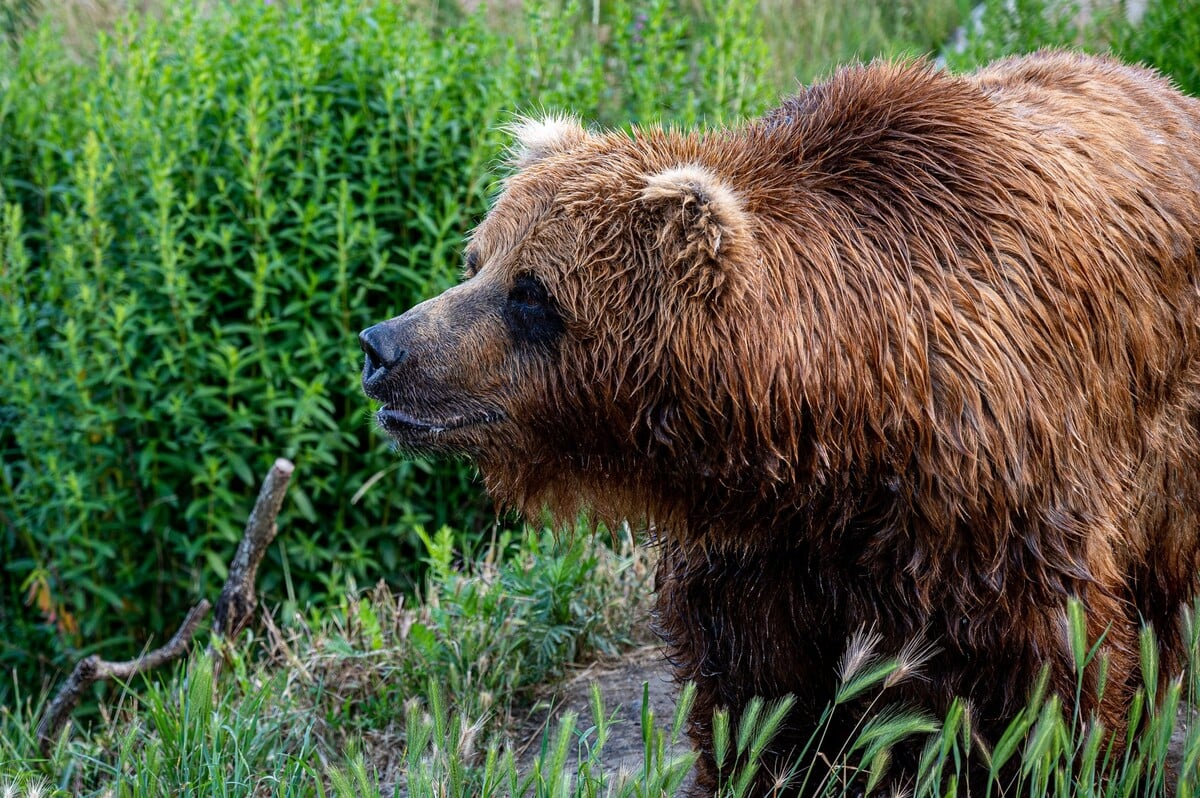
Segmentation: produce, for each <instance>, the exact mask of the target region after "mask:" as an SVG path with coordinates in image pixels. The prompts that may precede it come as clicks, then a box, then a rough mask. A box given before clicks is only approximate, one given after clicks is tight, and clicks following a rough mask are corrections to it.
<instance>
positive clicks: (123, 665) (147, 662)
mask: <svg viewBox="0 0 1200 798" xmlns="http://www.w3.org/2000/svg"><path fill="white" fill-rule="evenodd" d="M210 609H212V604H210V603H209V602H208V600H207V599H201V600H200V603H199V604H197V605H196V606H195V607H192V609H191V610H190V611H189V612H188V614H187V617H186V618H184V619H183V623H182V624H180V626H179V631H177V632H175V636H174V637H172V638H171V639H170V640H168V641H167V644H166V645H165V646H163V647H161V648H156V649H154V650H153V651H151V652H149V653H147V654H144V655H142V656H140V657H138V658H137V659H131V660H127V661H125V662H109V661H108V660H103V659H100V657H98V656H97V655H95V654H93V655H91V656H90V657H85V658H84V659H82V660H80V661H79V663H78V664H77V665H76V666H75V670H74V671H72V672H71V678H69V679H67V681H66V682H65V683H64V684H63V686H62V687H60V688H59V690H58V693H57V694H56V695H55V696H54V700H53V701H51V702H50V706H48V707H46V711H45V712H44V713H42V719H41V721H40V722H39V723H38V727H37V740H38V748H39V749H40V750H41V752H42V755H43V756H45V757H49V756H50V752H51V751H52V750H53V748H54V743H55V742H57V741H58V736H59V734H60V733H61V732H62V729H63V727H64V726H66V725H67V720H68V719H69V718H70V717H71V713H72V712H74V711H75V707H77V706H78V705H79V699H81V698H82V697H83V694H84V692H85V691H86V690H87V689H88V688H89V687H91V686H92V685H93V684H95V683H96V682H98V681H101V680H102V679H119V680H121V681H128V680H130V679H132V678H133V677H134V676H137V675H138V674H139V673H142V672H144V671H148V670H151V669H152V668H157V667H160V666H162V665H165V664H166V663H168V662H171V661H173V660H176V659H178V658H179V657H181V656H182V655H183V653H184V652H185V651H187V647H188V645H189V644H190V643H191V642H192V637H194V636H195V634H196V627H198V626H199V625H200V622H201V621H202V620H204V616H206V615H208V611H209V610H210Z"/></svg>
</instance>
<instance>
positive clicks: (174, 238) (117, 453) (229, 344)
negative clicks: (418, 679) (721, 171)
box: [0, 0, 764, 671]
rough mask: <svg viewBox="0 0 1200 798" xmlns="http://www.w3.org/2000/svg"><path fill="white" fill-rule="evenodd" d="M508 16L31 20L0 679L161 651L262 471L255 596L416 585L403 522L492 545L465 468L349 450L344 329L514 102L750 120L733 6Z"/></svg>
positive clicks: (10, 363)
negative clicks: (157, 636) (271, 515)
mask: <svg viewBox="0 0 1200 798" xmlns="http://www.w3.org/2000/svg"><path fill="white" fill-rule="evenodd" d="M521 13H523V16H524V19H525V24H524V26H523V28H522V29H521V32H520V35H519V37H518V38H516V39H514V38H513V37H512V36H507V35H502V34H500V33H497V32H496V31H495V30H493V29H491V28H489V27H488V26H487V25H485V23H484V17H483V15H482V13H481V14H475V15H463V14H459V13H454V14H450V13H440V14H429V13H427V10H426V9H423V8H422V7H420V6H418V5H415V4H406V3H391V2H372V1H371V0H344V1H343V2H334V1H333V0H330V1H329V2H317V3H297V4H289V3H236V4H228V5H223V4H218V5H214V6H213V7H211V8H205V10H204V11H203V12H201V11H199V10H197V8H196V6H195V5H194V4H189V3H182V4H174V7H173V8H172V9H171V10H169V11H166V12H164V16H163V18H162V19H158V18H156V17H154V16H147V17H144V18H131V19H129V20H126V21H125V22H124V23H122V24H121V25H119V26H118V27H117V28H116V30H115V31H114V32H113V33H112V34H111V36H108V37H104V38H102V39H101V41H100V43H99V45H98V47H97V48H96V54H95V57H94V60H87V59H83V60H81V59H80V58H79V57H77V56H76V55H75V54H73V53H71V52H68V51H67V50H66V49H65V47H64V45H63V43H62V41H61V38H60V37H59V36H58V35H57V33H56V31H55V30H53V29H51V28H50V27H49V26H46V25H43V26H41V27H38V28H35V29H32V30H30V31H28V32H27V33H26V34H25V35H24V36H23V37H22V38H21V39H20V41H19V43H18V45H17V49H16V52H15V56H14V58H12V59H10V60H9V61H7V62H5V63H4V64H0V86H2V87H3V91H2V92H0V209H2V216H0V258H2V260H0V264H2V266H0V375H2V376H0V380H2V382H3V384H4V386H5V390H4V392H3V394H2V395H0V463H2V466H0V666H3V667H4V668H5V669H7V667H9V666H11V665H14V664H15V665H18V666H20V667H22V668H23V669H24V670H26V671H29V670H30V669H31V666H32V664H33V663H39V664H40V666H41V667H43V668H44V667H45V666H46V665H51V666H56V665H60V664H61V663H62V662H63V661H64V660H65V659H66V655H68V654H78V653H80V649H81V647H83V646H85V645H86V644H88V643H89V641H90V642H91V643H93V644H94V645H96V646H97V647H98V648H99V649H100V650H102V651H104V652H109V653H111V654H112V655H113V656H116V657H119V656H127V655H128V654H129V653H130V649H131V648H132V647H135V646H138V645H141V643H142V641H144V640H145V639H147V637H149V636H150V635H151V634H153V633H162V632H164V631H165V630H167V629H168V628H169V627H170V626H171V625H172V624H173V623H174V621H175V620H176V619H177V618H178V617H180V615H181V614H182V609H183V608H184V607H186V606H187V605H188V604H189V603H190V602H191V601H192V600H193V599H194V597H195V595H196V594H197V593H206V594H209V595H211V594H212V593H213V592H214V589H215V585H216V584H217V583H218V580H220V579H222V578H223V577H224V575H225V573H224V572H225V563H226V562H227V561H228V559H229V557H230V555H231V554H232V552H233V550H234V546H235V544H236V540H237V539H238V538H239V537H240V533H241V526H242V524H243V522H244V519H245V517H246V514H247V512H248V510H249V508H250V505H251V502H252V500H253V497H254V495H255V493H256V491H257V485H258V479H259V478H260V477H261V475H262V474H263V473H264V472H265V471H266V469H267V467H268V466H269V464H270V463H271V461H272V460H273V458H275V457H277V456H280V455H283V456H287V457H289V458H291V459H293V460H294V461H295V462H296V465H297V472H296V478H295V479H294V480H293V485H292V489H291V492H290V494H289V495H290V497H291V499H292V500H291V501H289V502H288V504H287V505H286V506H285V510H284V513H283V515H282V516H281V519H280V525H281V528H282V529H284V530H285V531H284V534H283V535H281V537H280V539H279V543H278V544H277V545H276V546H275V547H274V548H273V550H272V552H271V553H270V557H271V558H272V560H271V564H270V565H269V566H268V567H265V568H264V569H263V571H262V581H261V584H260V587H261V588H262V592H263V594H264V596H265V597H266V598H267V600H268V601H270V602H272V603H278V602H285V603H286V606H287V607H289V608H294V607H300V606H303V605H304V603H305V602H307V601H310V600H321V599H322V598H324V597H327V596H330V595H336V594H338V593H340V592H341V590H342V588H343V586H344V585H345V583H346V581H347V579H350V578H353V579H355V580H357V581H359V582H360V583H370V582H374V581H375V580H376V579H378V578H380V577H388V578H390V579H397V578H402V577H405V578H408V579H417V578H419V568H418V567H417V563H418V562H419V556H418V555H419V552H420V550H421V544H420V541H419V540H418V539H417V537H416V535H415V533H414V531H413V530H414V529H415V528H416V526H417V525H419V524H425V525H428V526H430V527H432V528H436V527H438V526H440V525H442V524H446V523H451V524H453V525H455V526H456V527H460V528H465V529H467V530H468V531H474V532H476V533H478V532H479V531H481V530H483V529H485V528H487V527H488V526H489V525H490V524H492V523H493V522H494V510H493V508H492V506H491V505H490V504H489V503H488V502H487V500H486V499H485V498H484V497H483V495H482V491H481V490H480V489H479V487H478V486H477V485H476V484H474V477H473V474H472V471H471V470H470V469H468V468H466V467H464V466H462V465H455V464H449V465H434V464H430V463H427V462H423V461H415V462H410V461H405V460H400V459H399V458H397V457H396V456H395V455H394V454H393V453H392V452H390V451H389V449H388V446H387V444H386V442H385V441H384V439H383V437H382V436H381V435H378V434H375V433H374V431H373V429H372V423H371V421H370V418H369V410H370V408H369V406H368V402H367V401H366V400H365V399H364V398H363V397H362V396H361V394H360V392H359V388H358V373H359V369H360V364H361V360H360V355H359V352H358V346H357V341H356V333H357V331H358V330H360V329H362V328H364V327H366V326H368V325H369V324H371V323H373V322H374V321H378V320H380V319H383V318H386V317H388V316H390V315H394V314H396V313H399V312H401V311H403V310H405V309H406V308H407V307H409V306H410V305H412V304H414V303H415V302H417V301H419V300H421V299H423V298H425V297H428V296H430V295H433V294H435V293H437V292H439V291H440V290H442V289H444V288H445V287H446V286H448V285H449V284H451V283H452V282H453V281H454V280H455V279H456V276H457V271H458V268H459V257H460V255H459V250H460V246H461V242H462V239H463V236H464V234H465V233H466V232H467V231H468V230H469V229H470V228H471V227H472V225H473V224H474V223H475V222H476V221H477V220H478V219H479V218H480V217H481V215H482V214H483V213H484V211H485V210H486V207H487V204H488V201H489V197H490V194H491V191H492V187H493V185H494V183H495V181H496V179H497V176H498V174H500V173H501V172H502V170H501V169H500V168H499V164H500V163H501V160H500V159H501V157H502V153H503V150H504V147H505V146H506V144H507V142H506V140H505V138H504V135H503V134H502V133H501V132H500V127H501V125H502V124H503V123H504V122H507V121H511V119H512V117H513V115H514V114H515V113H517V112H518V111H529V110H534V109H537V108H539V107H546V108H549V109H571V110H573V111H576V112H578V113H580V114H581V115H583V116H584V117H586V118H589V119H598V120H600V121H612V120H622V121H623V120H627V119H634V120H641V121H649V120H656V119H664V120H674V121H680V122H684V123H687V124H696V123H701V122H703V121H705V120H711V121H722V120H727V119H731V118H734V117H737V116H742V115H746V114H749V113H751V112H754V111H757V110H759V108H760V107H761V105H762V102H763V99H764V97H763V93H762V87H761V85H760V82H759V81H758V80H757V78H756V74H757V73H756V68H757V67H756V64H758V63H760V62H761V60H762V58H763V53H762V45H761V39H760V38H758V36H757V33H756V28H755V23H754V22H753V20H752V15H751V6H750V5H748V4H747V3H745V2H742V3H732V4H725V3H720V4H717V3H713V4H711V8H709V9H708V13H704V14H699V15H687V14H682V13H680V9H679V7H678V5H677V3H674V2H669V1H668V0H647V2H644V3H641V2H639V3H633V4H623V5H622V6H621V10H620V11H619V12H616V16H615V17H614V18H613V19H611V20H609V19H607V18H606V19H605V20H604V24H603V25H602V26H598V25H594V24H591V23H590V22H589V21H588V20H587V16H586V14H585V13H583V12H581V11H579V10H578V9H576V8H574V7H572V6H563V7H558V6H550V5H531V6H530V7H528V8H527V9H526V10H525V11H524V12H521ZM602 32H603V35H602Z"/></svg>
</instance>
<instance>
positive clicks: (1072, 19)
mask: <svg viewBox="0 0 1200 798" xmlns="http://www.w3.org/2000/svg"><path fill="white" fill-rule="evenodd" d="M1130 5H1132V4H1126V3H1120V2H1114V3H1081V2H1078V1H1075V2H1071V1H1069V0H1068V1H1065V2H1059V1H1058V0H1054V1H1053V2H1051V1H1050V0H986V2H984V3H983V4H982V9H983V10H982V14H981V16H980V17H979V19H978V22H977V23H971V24H969V25H968V31H967V33H968V36H967V39H966V42H965V46H964V48H963V50H962V51H961V52H957V53H947V61H948V63H949V64H950V65H951V66H952V67H954V68H956V69H968V68H972V67H975V66H979V65H981V64H985V63H987V62H988V61H991V60H992V59H995V58H999V57H1001V56H1006V55H1013V54H1017V53H1029V52H1033V51H1034V50H1038V49H1041V48H1044V47H1072V48H1076V49H1081V50H1087V51H1090V52H1109V53H1112V54H1113V55H1115V56H1116V57H1118V58H1120V59H1121V60H1123V61H1126V62H1128V63H1140V64H1146V65H1147V66H1152V67H1154V68H1156V69H1158V70H1159V71H1161V72H1162V73H1163V74H1165V75H1167V76H1168V77H1170V78H1171V79H1172V80H1173V81H1174V82H1175V84H1176V85H1177V86H1179V87H1180V88H1181V89H1183V90H1184V91H1186V92H1188V93H1190V94H1193V95H1197V94H1200V57H1198V56H1200V4H1197V3H1195V2H1192V1H1191V0H1148V2H1147V3H1146V4H1145V8H1144V9H1143V11H1142V12H1141V13H1140V15H1137V16H1131V15H1130V13H1129V12H1128V10H1127V6H1130Z"/></svg>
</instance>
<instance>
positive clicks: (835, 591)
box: [361, 52, 1200, 793]
mask: <svg viewBox="0 0 1200 798" xmlns="http://www.w3.org/2000/svg"><path fill="white" fill-rule="evenodd" d="M517 127H518V130H517V139H518V142H517V145H516V147H515V167H516V169H515V173H514V174H512V175H511V176H510V177H509V178H508V179H507V181H506V182H505V184H504V189H503V192H502V193H501V195H500V196H499V198H498V199H497V201H496V203H495V206H494V207H493V209H492V211H491V212H490V213H489V214H488V216H487V218H486V219H484V220H483V222H482V223H481V224H480V226H479V227H478V229H477V230H476V231H475V233H474V234H473V235H472V236H471V239H470V242H469V244H468V245H467V248H466V273H465V278H466V279H465V280H464V281H463V282H462V283H461V284H460V285H458V286H456V287H454V288H451V289H450V290H448V291H446V292H445V293H444V294H442V295H441V296H439V297H436V298H434V299H430V300H429V301H427V302H424V303H423V304H421V305H418V306H417V307H415V308H413V309H412V310H409V311H408V312H407V313H405V314H404V315H402V316H399V317H397V318H394V319H391V320H390V321H386V322H383V323H381V324H378V325H376V326H374V327H371V328H370V329H368V330H366V331H364V332H363V333H362V334H361V344H362V348H363V350H364V351H365V352H366V366H365V370H364V373H363V384H364V387H365V390H366V393H367V394H368V395H369V396H371V397H372V398H374V399H376V400H378V401H380V402H382V403H383V407H382V409H381V410H379V413H378V421H379V423H380V425H381V426H382V427H383V429H385V430H386V431H387V432H388V433H389V434H390V435H391V436H392V437H393V438H394V439H395V441H396V442H397V444H398V446H399V447H400V448H401V449H403V450H407V451H410V452H420V453H433V454H445V455H466V456H468V457H470V458H472V459H473V460H474V461H475V463H477V464H478V467H479V469H480V471H481V472H482V475H483V478H484V480H485V484H486V486H487V489H488V490H489V491H490V492H491V493H492V494H493V495H494V496H495V497H497V498H498V499H499V500H500V501H502V502H505V503H508V504H510V505H513V506H515V507H517V508H520V509H522V510H524V511H525V512H527V513H538V512H540V511H542V510H543V509H544V508H548V509H549V511H550V513H551V514H552V516H553V517H554V518H556V519H558V521H559V522H561V523H563V524H571V523H572V522H573V520H574V519H575V518H576V517H577V515H578V514H579V513H580V511H581V510H584V509H590V510H592V511H594V512H595V513H596V514H597V515H598V517H599V518H601V519H605V520H607V521H612V522H615V521H620V520H629V521H632V522H634V523H637V524H641V525H643V526H645V527H646V528H649V529H650V530H651V532H652V535H653V537H654V538H655V539H656V540H657V541H658V542H659V543H660V544H661V547H662V553H661V565H660V569H659V581H658V586H657V590H658V594H659V595H658V619H657V620H658V624H659V626H660V627H661V632H662V634H663V636H664V638H665V640H666V643H667V644H668V647H669V655H670V658H671V660H672V661H673V662H674V664H675V666H676V669H677V674H678V677H679V679H681V680H691V681H694V682H695V683H696V684H697V686H698V700H697V701H696V704H695V708H694V710H693V712H692V716H691V719H690V734H691V736H692V739H693V741H694V743H695V745H696V746H697V748H698V750H699V752H700V761H699V765H698V785H699V787H698V790H699V792H700V793H710V792H711V791H712V790H713V789H714V785H715V784H716V783H717V781H718V779H719V778H724V777H725V776H724V775H723V774H720V773H718V772H717V768H716V763H715V760H714V757H713V750H712V733H711V721H710V719H711V717H712V713H713V710H714V709H716V708H719V707H726V708H729V709H730V710H731V714H732V716H733V717H735V718H736V717H737V713H738V710H739V709H740V708H742V707H743V706H745V705H746V703H747V702H748V700H749V699H750V698H751V697H753V696H764V697H768V698H769V697H775V696H782V695H784V694H793V695H794V696H795V697H796V705H795V709H794V710H793V712H792V713H791V715H790V717H789V718H788V720H787V722H786V724H785V727H784V729H783V731H782V732H781V734H780V735H779V737H778V738H777V739H776V740H775V742H774V744H773V747H772V749H771V751H770V752H769V753H768V754H767V757H766V762H765V767H764V768H763V769H762V770H761V771H760V775H759V777H758V778H759V781H758V782H757V787H756V789H757V790H758V791H759V792H760V793H765V792H767V791H769V790H771V789H773V788H774V787H776V786H778V785H777V778H778V777H779V775H780V773H781V772H782V771H784V770H785V769H786V768H787V766H788V759H787V758H788V756H789V754H793V753H794V752H796V751H798V750H800V749H801V748H802V747H803V744H804V742H805V741H807V740H808V737H809V734H810V732H811V731H812V728H813V725H812V724H813V723H814V722H815V719H816V718H817V716H818V715H819V714H820V712H821V710H822V709H823V708H824V707H825V706H826V704H827V703H828V702H829V700H830V697H831V694H832V691H833V690H834V688H835V686H836V680H837V674H836V670H837V662H838V658H839V656H840V655H842V653H843V651H844V649H845V647H846V642H847V639H848V637H849V636H850V635H851V633H852V632H854V631H855V630H858V629H862V628H868V629H871V630H874V633H875V634H877V635H878V636H879V637H880V638H881V640H882V647H883V648H884V649H887V650H890V651H893V652H894V651H898V650H900V649H901V648H902V647H904V646H905V645H906V644H908V645H910V646H911V645H912V641H914V640H917V639H924V640H927V641H929V645H930V646H934V647H936V651H934V652H933V653H931V654H930V658H929V660H928V661H927V663H926V665H925V670H924V678H922V679H910V680H908V681H907V682H905V683H904V684H903V685H901V686H899V687H897V688H896V691H898V695H899V697H900V698H902V699H903V700H905V701H907V702H910V703H912V704H916V705H918V706H921V707H925V708H927V709H928V710H929V711H931V712H933V713H938V712H942V711H945V710H946V709H947V707H948V705H949V703H950V702H951V700H952V699H953V698H954V697H955V696H961V697H965V698H967V699H969V701H970V704H971V707H972V712H973V722H974V729H975V730H976V732H977V735H978V738H979V739H980V740H981V741H985V742H986V741H988V740H991V741H992V742H994V741H995V739H996V736H997V735H998V734H999V733H1000V731H1001V730H1002V729H1003V728H1004V727H1005V724H1006V722H1008V721H1010V720H1011V719H1012V718H1013V716H1014V715H1015V714H1016V712H1017V711H1018V710H1019V709H1020V708H1021V707H1022V706H1023V704H1024V703H1025V701H1026V700H1027V698H1028V695H1029V690H1030V688H1031V685H1032V684H1033V683H1034V682H1035V680H1036V679H1037V677H1038V675H1039V672H1040V671H1041V669H1042V668H1043V666H1046V667H1047V668H1048V669H1049V674H1050V685H1051V687H1052V689H1054V690H1056V691H1057V692H1059V693H1060V694H1062V695H1063V696H1064V697H1066V698H1068V699H1073V697H1074V695H1075V689H1076V680H1077V677H1076V675H1075V672H1074V667H1073V664H1072V663H1073V660H1072V655H1071V652H1070V644H1069V640H1068V633H1067V623H1066V605H1067V603H1068V600H1069V599H1071V598H1072V597H1074V598H1076V599H1078V600H1079V601H1080V602H1082V604H1083V605H1084V607H1085V608H1086V610H1087V617H1088V627H1089V629H1088V631H1089V634H1090V635H1091V638H1092V640H1099V641H1100V651H1101V653H1102V654H1103V656H1104V657H1107V659H1108V661H1109V663H1110V664H1109V667H1108V671H1107V687H1106V689H1105V690H1104V691H1103V697H1102V699H1100V700H1097V699H1096V698H1095V695H1094V688H1095V684H1094V682H1095V681H1096V679H1097V670H1098V669H1097V668H1092V669H1091V670H1089V671H1088V672H1087V673H1085V675H1084V677H1083V678H1084V681H1085V685H1084V689H1083V692H1082V695H1083V701H1084V707H1083V711H1084V712H1085V713H1088V714H1093V713H1094V715H1095V716H1096V717H1098V718H1099V719H1100V720H1101V721H1102V722H1103V723H1104V724H1105V726H1106V728H1108V729H1119V728H1122V726H1123V723H1124V713H1125V712H1126V709H1127V705H1128V702H1129V700H1130V696H1131V694H1132V692H1133V690H1134V689H1135V687H1136V686H1137V685H1138V684H1140V679H1141V675H1140V673H1139V662H1138V653H1137V652H1138V642H1137V635H1138V630H1139V627H1140V625H1141V624H1142V623H1143V622H1148V623H1151V624H1153V625H1154V628H1155V629H1156V631H1157V634H1158V637H1159V640H1160V641H1161V646H1162V649H1163V655H1164V658H1165V662H1166V665H1165V667H1166V668H1168V669H1173V668H1176V667H1178V666H1179V664H1180V658H1181V656H1182V653H1183V652H1182V648H1183V641H1182V640H1181V635H1180V633H1179V632H1178V630H1177V628H1176V623H1175V616H1176V613H1177V608H1178V607H1179V605H1180V604H1181V603H1182V602H1184V601H1186V600H1188V599H1189V598H1190V597H1191V596H1192V594H1193V592H1194V591H1195V589H1196V586H1197V585H1196V581H1197V580H1196V574H1197V567H1198V564H1200V563H1198V560H1200V556H1198V554H1200V447H1198V443H1200V439H1198V434H1197V433H1198V429H1197V425H1198V423H1200V415H1198V414H1200V362H1198V359H1197V355H1198V354H1200V252H1198V246H1200V103H1198V102H1197V101H1196V100H1194V99H1191V98H1189V97H1186V96H1184V95H1183V94H1181V93H1180V92H1178V91H1176V90H1174V89H1173V88H1172V87H1171V86H1170V85H1169V84H1168V83H1167V81H1165V80H1164V79H1162V78H1160V77H1159V76H1157V75H1156V74H1154V73H1153V72H1150V71H1148V70H1145V69H1140V68H1134V67H1128V66H1123V65H1121V64H1119V63H1116V62H1114V61H1111V60H1107V59H1103V58H1093V57H1086V56H1082V55H1075V54H1069V53H1062V52H1047V53H1040V54H1036V55H1032V56H1027V57H1022V58H1014V59H1009V60H1004V61H1000V62H998V63H996V64H994V65H992V66H990V67H987V68H985V69H983V70H981V71H979V72H977V73H975V74H972V75H967V76H956V75H952V74H948V73H947V72H944V71H940V70H938V69H936V68H934V67H933V66H931V65H929V64H927V63H921V62H916V63H914V62H906V63H875V64H871V65H869V66H856V67H852V68H848V69H845V70H843V71H840V72H838V73H837V74H835V75H833V76H832V77H831V78H830V79H829V80H828V81H827V82H825V83H822V84H820V85H815V86H813V87H812V88H809V89H806V90H804V91H802V92H801V93H800V94H799V95H797V96H795V97H792V98H790V99H788V100H786V101H785V102H784V103H783V104H782V105H781V106H780V107H779V108H777V109H775V110H774V111H771V112H770V113H768V114H767V115H766V116H764V117H763V118H761V119H757V120H754V121H751V122H749V123H747V124H745V125H742V126H739V127H736V128H733V129H728V130H717V131H710V132H696V133H684V132H680V131H674V130H659V129H644V130H634V131H633V132H632V133H624V132H605V133H594V132H587V131H585V130H584V129H583V128H581V127H580V126H579V125H578V124H577V123H575V122H574V121H572V120H570V119H562V118H551V119H546V120H542V121H537V122H534V121H527V122H525V123H522V124H519V125H518V126H517ZM859 720H860V718H857V717H854V715H853V713H851V714H850V717H849V720H848V722H847V724H846V730H844V731H848V729H849V728H852V727H853V726H854V725H855V724H856V723H858V722H859ZM831 739H832V738H831ZM837 750H838V745H837V744H831V745H830V747H829V748H828V751H827V752H826V751H823V752H822V753H823V755H826V756H828V755H830V754H834V753H836V751H837ZM816 759H818V760H819V759H820V757H819V756H818V757H816ZM913 766H914V763H913V759H912V757H911V756H907V757H906V756H903V755H901V756H898V757H897V759H896V767H895V768H894V770H897V771H898V772H899V774H900V776H901V777H902V776H903V775H904V773H905V771H906V770H907V771H908V774H909V775H911V769H912V767H913ZM819 783H820V779H810V780H809V784H810V788H811V785H813V784H819ZM791 789H796V788H795V787H794V786H793V787H789V788H786V789H784V790H783V791H782V792H787V791H788V790H791Z"/></svg>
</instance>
